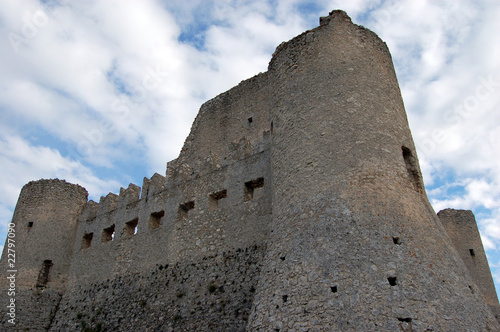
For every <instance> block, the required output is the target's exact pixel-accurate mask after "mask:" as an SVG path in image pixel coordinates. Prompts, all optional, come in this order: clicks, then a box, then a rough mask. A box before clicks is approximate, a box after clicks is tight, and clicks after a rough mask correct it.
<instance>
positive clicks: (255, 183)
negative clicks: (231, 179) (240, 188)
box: [244, 178, 264, 202]
mask: <svg viewBox="0 0 500 332" xmlns="http://www.w3.org/2000/svg"><path fill="white" fill-rule="evenodd" d="M262 187H264V178H258V179H256V180H252V181H248V182H246V183H245V197H244V201H245V202H246V201H250V200H252V199H253V198H254V196H255V194H256V189H259V188H262Z"/></svg>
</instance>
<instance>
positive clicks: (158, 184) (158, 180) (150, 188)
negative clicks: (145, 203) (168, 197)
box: [141, 173, 167, 199]
mask: <svg viewBox="0 0 500 332" xmlns="http://www.w3.org/2000/svg"><path fill="white" fill-rule="evenodd" d="M166 187H167V179H166V178H165V177H164V176H162V175H160V174H158V173H155V174H153V176H152V177H151V179H148V178H147V177H144V180H143V182H142V192H141V199H142V198H145V199H148V198H149V197H151V196H153V195H155V194H157V193H158V192H160V191H163V190H165V188H166Z"/></svg>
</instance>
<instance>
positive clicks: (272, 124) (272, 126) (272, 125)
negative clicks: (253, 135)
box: [271, 121, 274, 135]
mask: <svg viewBox="0 0 500 332" xmlns="http://www.w3.org/2000/svg"><path fill="white" fill-rule="evenodd" d="M273 129H274V123H273V122H272V121H271V135H272V134H273Z"/></svg>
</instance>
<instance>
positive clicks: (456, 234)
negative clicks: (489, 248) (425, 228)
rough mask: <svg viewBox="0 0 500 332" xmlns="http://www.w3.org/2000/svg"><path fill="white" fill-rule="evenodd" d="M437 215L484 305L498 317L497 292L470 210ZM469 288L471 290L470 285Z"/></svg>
mask: <svg viewBox="0 0 500 332" xmlns="http://www.w3.org/2000/svg"><path fill="white" fill-rule="evenodd" d="M437 215H438V217H439V220H441V223H442V224H443V226H444V228H446V232H447V233H448V235H449V237H450V238H451V241H452V242H453V245H454V246H455V248H456V249H457V251H458V254H459V255H460V258H462V260H463V261H464V263H465V266H467V269H468V270H469V274H470V275H471V277H472V279H473V280H474V282H475V283H476V286H477V287H478V288H479V290H480V291H481V293H482V294H483V296H484V298H485V299H486V303H488V305H489V306H490V309H491V311H493V313H494V314H495V315H496V316H497V317H499V316H500V315H499V314H500V308H499V304H498V297H497V292H496V289H495V284H494V283H493V278H492V277H491V272H490V267H489V265H488V258H487V257H486V253H485V252H484V248H483V243H482V241H481V235H480V234H479V230H478V228H477V223H476V219H475V218H474V214H473V213H472V211H470V210H455V209H445V210H441V211H439V212H438V214H437ZM470 287H471V289H473V288H472V287H473V286H472V285H471V286H470Z"/></svg>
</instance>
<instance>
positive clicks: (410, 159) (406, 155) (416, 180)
mask: <svg viewBox="0 0 500 332" xmlns="http://www.w3.org/2000/svg"><path fill="white" fill-rule="evenodd" d="M401 149H402V150H403V159H404V161H405V165H406V171H407V172H408V176H409V177H410V179H411V181H412V183H413V186H414V187H415V190H417V191H419V192H421V191H422V180H421V176H420V173H419V171H418V165H417V160H416V159H415V157H414V156H413V154H412V153H411V150H410V149H408V148H407V147H405V146H402V147H401Z"/></svg>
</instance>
